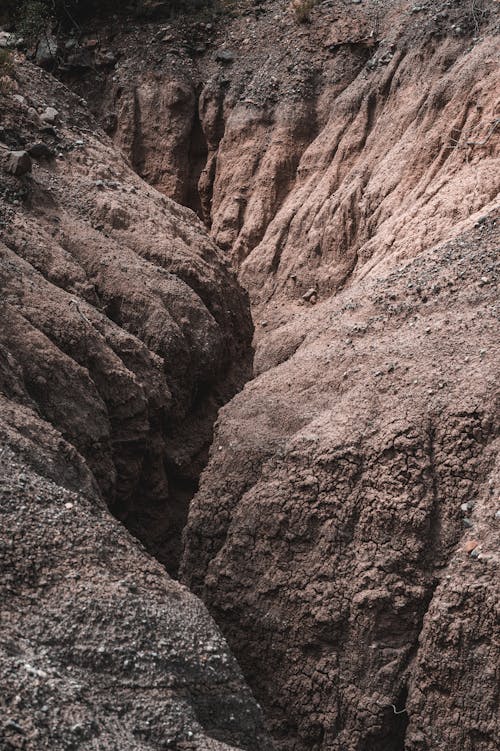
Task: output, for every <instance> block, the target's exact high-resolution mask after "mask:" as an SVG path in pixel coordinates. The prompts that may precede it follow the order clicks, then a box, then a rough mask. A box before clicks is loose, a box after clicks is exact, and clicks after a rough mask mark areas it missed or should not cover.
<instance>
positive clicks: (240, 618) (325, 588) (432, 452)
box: [183, 218, 500, 751]
mask: <svg viewBox="0 0 500 751" xmlns="http://www.w3.org/2000/svg"><path fill="white" fill-rule="evenodd" d="M498 230H499V227H498V220H495V219H493V218H491V219H487V220H485V221H484V222H481V223H480V224H479V226H478V227H477V228H475V229H473V230H471V231H469V232H468V233H466V234H462V235H461V236H460V237H459V238H458V239H457V240H455V241H453V242H450V243H448V244H445V245H441V246H439V247H436V248H433V249H430V250H429V251H426V252H424V253H422V254H420V255H419V256H418V258H416V259H415V260H414V261H412V262H407V263H405V264H402V265H400V266H398V267H396V268H395V269H394V270H393V271H391V272H390V273H388V274H385V275H382V276H378V275H376V274H372V275H371V276H370V277H369V278H367V279H366V280H365V281H364V282H362V283H361V282H360V283H359V284H358V285H356V286H353V287H352V288H351V289H350V290H346V291H344V292H343V293H340V294H339V295H337V296H336V297H334V298H332V299H331V300H329V301H328V302H325V303H323V304H321V303H320V304H318V305H316V306H315V307H311V308H309V310H308V311H307V312H304V313H303V315H302V316H301V318H300V319H297V318H296V319H293V320H292V322H291V323H289V324H288V325H287V326H284V327H283V329H282V330H281V329H278V330H277V331H276V334H275V337H274V341H275V347H274V350H273V349H272V347H271V341H272V340H273V337H270V340H271V341H269V340H268V344H267V347H268V349H269V352H268V359H267V362H268V364H269V365H271V364H272V367H267V369H265V359H264V357H263V355H264V352H262V353H261V357H262V364H261V367H262V369H263V370H264V371H265V372H263V373H262V374H261V375H260V376H259V377H257V378H256V379H255V380H254V381H252V382H251V383H250V384H248V385H247V386H246V387H245V388H244V390H243V391H242V392H241V393H240V394H239V395H238V396H237V397H236V398H235V399H233V401H232V402H231V403H230V405H228V406H227V407H225V408H224V409H223V410H222V412H221V415H220V417H219V423H218V429H217V432H216V436H215V440H214V446H213V451H212V455H211V460H210V463H209V465H208V469H207V470H206V471H205V473H204V475H203V479H202V483H201V488H200V491H199V493H198V494H197V495H196V497H195V499H194V500H193V502H192V505H191V510H190V515H189V521H188V526H187V530H186V538H185V539H186V549H185V556H184V563H183V575H184V581H185V582H186V583H187V584H188V585H189V586H190V587H191V588H192V589H193V591H195V592H196V593H197V594H199V595H200V596H201V597H202V598H203V599H204V600H205V602H207V603H208V604H209V606H210V609H211V612H212V613H213V614H214V616H215V618H216V620H217V621H218V623H220V624H221V626H222V628H223V630H224V632H225V634H226V636H227V638H228V640H229V643H230V644H231V646H232V648H233V649H234V651H235V653H236V655H237V657H238V659H239V661H240V664H241V665H242V667H243V670H244V673H245V675H246V676H247V678H248V680H249V682H250V685H251V686H252V687H253V689H254V691H255V692H256V695H257V698H258V699H259V701H260V702H261V703H262V705H263V706H264V707H265V709H266V712H267V716H268V721H269V725H270V728H271V730H272V732H273V735H274V738H275V739H276V742H277V747H278V748H283V749H292V748H293V749H336V750H338V751H359V750H360V749H364V750H366V751H368V749H370V751H374V750H376V749H379V750H380V751H382V750H383V751H387V750H389V749H393V750H394V751H402V749H405V750H406V751H417V749H418V751H423V749H426V750H428V749H431V748H432V749H440V751H445V750H446V751H448V750H449V751H451V749H456V748H457V747H461V748H464V749H467V751H475V750H476V749H478V748H481V749H485V750H486V749H487V750H488V751H493V749H494V748H495V744H496V740H495V739H496V738H497V737H498V726H497V724H496V722H497V720H496V713H495V706H496V701H497V698H498V697H497V694H496V691H497V689H496V687H495V686H496V683H495V676H494V673H495V669H494V665H496V663H497V661H498V657H499V655H498V645H496V644H495V640H494V634H495V632H496V629H497V628H498V626H497V625H495V602H496V599H497V595H498V592H497V591H496V592H495V590H496V583H495V582H496V581H497V579H498V563H499V561H498V551H497V549H496V547H495V542H494V541H495V539H496V540H498V527H499V524H500V521H499V519H498V513H497V510H498V500H497V497H496V492H495V485H494V474H493V473H494V469H495V457H496V455H497V451H498V438H497V436H498V423H497V417H498V404H497V402H496V399H495V396H496V393H497V392H496V383H497V379H498V348H497V346H496V336H495V331H496V326H497V322H496V314H495V300H496V295H497V287H496V286H495V281H496V279H497V276H496V274H497V273H498V269H497V261H498V258H497V251H498V241H499V231H498ZM265 341H266V340H264V341H263V349H265ZM283 342H286V343H287V346H286V348H285V349H286V350H287V353H286V355H283V357H284V360H285V361H284V362H282V364H279V365H278V364H277V361H278V360H279V358H278V355H277V353H276V350H277V349H278V344H279V346H282V344H283ZM292 343H293V346H292Z"/></svg>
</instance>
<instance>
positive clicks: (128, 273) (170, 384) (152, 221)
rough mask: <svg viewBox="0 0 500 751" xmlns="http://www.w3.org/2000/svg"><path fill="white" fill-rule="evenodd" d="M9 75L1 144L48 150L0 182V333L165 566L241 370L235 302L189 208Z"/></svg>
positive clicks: (30, 386) (58, 102)
mask: <svg viewBox="0 0 500 751" xmlns="http://www.w3.org/2000/svg"><path fill="white" fill-rule="evenodd" d="M17 78H18V81H17V83H16V82H15V81H14V82H13V83H11V86H12V87H13V88H12V90H11V91H10V94H8V95H6V96H4V97H3V101H2V133H1V137H2V138H3V140H4V142H5V144H4V147H3V150H2V152H1V153H3V154H8V151H6V147H10V148H14V149H23V148H26V147H31V146H33V145H36V143H37V142H38V143H40V142H41V143H42V151H43V150H45V151H44V153H45V157H47V155H49V158H39V159H35V161H34V166H33V175H32V177H30V176H25V177H24V178H22V183H19V180H18V178H16V177H10V178H9V177H8V176H7V175H5V176H4V178H3V179H4V186H3V201H2V218H3V231H2V241H1V253H2V257H3V263H2V266H1V268H0V283H1V286H2V320H3V325H2V328H1V330H0V342H1V343H2V344H3V346H4V347H6V348H7V350H8V351H10V352H11V354H12V356H13V357H14V358H15V360H16V362H17V363H18V364H19V366H20V367H21V370H22V374H23V379H24V382H25V384H26V390H27V392H28V394H29V396H30V397H31V399H32V400H33V401H34V402H35V403H36V405H37V407H38V408H39V410H40V412H41V415H42V416H43V417H44V418H45V419H47V420H48V421H49V422H51V423H52V424H53V425H54V426H55V427H57V428H58V429H59V430H60V431H61V432H62V434H63V435H64V437H65V439H66V440H68V442H69V443H71V444H72V445H74V446H75V448H76V449H77V450H78V451H79V452H80V453H81V455H82V456H83V457H84V458H85V459H86V460H87V462H88V464H89V467H90V469H91V470H92V472H93V473H94V475H95V477H96V479H97V481H98V483H99V487H100V489H101V492H102V493H103V495H104V497H105V498H106V500H107V502H108V504H109V505H110V507H111V508H112V510H113V512H114V513H115V514H116V515H117V516H118V517H119V518H121V519H123V521H124V522H125V523H126V524H127V526H128V527H129V528H130V529H131V530H132V531H133V532H134V534H135V535H136V536H138V537H139V538H140V539H142V540H144V541H145V542H146V543H147V545H148V548H149V549H150V550H151V551H152V552H154V554H155V555H156V556H157V557H158V558H159V559H160V560H161V561H163V562H165V563H166V564H167V566H168V568H169V569H170V570H171V571H175V569H176V566H177V562H178V556H179V543H180V534H181V530H182V526H183V524H184V520H185V515H186V512H187V504H188V502H189V498H190V496H191V495H192V493H193V492H194V490H195V488H196V483H197V478H198V475H199V473H200V470H201V467H202V466H203V463H204V461H205V460H206V453H207V450H208V446H209V445H210V441H211V431H212V423H213V421H214V419H215V415H216V413H217V409H218V407H219V406H220V404H221V403H223V402H224V401H227V399H228V398H229V397H230V396H232V394H233V393H234V392H235V391H236V390H237V389H238V388H239V386H240V385H241V384H242V383H243V382H244V381H245V380H246V379H247V378H248V376H249V373H250V372H251V349H250V339H251V333H252V325H251V319H250V314H249V310H248V304H247V301H246V299H245V296H244V294H243V293H242V292H241V290H240V288H239V287H238V285H237V282H236V280H235V278H234V275H233V273H232V272H231V270H230V269H229V268H228V266H227V264H226V263H225V261H224V260H223V259H221V257H220V255H219V254H218V252H217V249H216V247H215V246H214V245H213V243H211V242H210V241H209V239H208V237H207V236H206V233H205V231H204V229H203V227H202V225H201V224H200V222H199V221H197V220H196V217H195V216H194V214H192V213H191V212H190V211H188V210H185V209H182V208H181V207H179V206H177V205H175V204H174V203H173V202H171V201H169V200H167V199H166V198H164V197H162V196H161V195H159V194H157V193H155V191H152V190H149V189H148V188H147V187H146V186H145V185H144V184H143V183H142V182H141V181H140V180H139V179H138V178H137V177H136V176H135V175H134V174H133V173H132V172H131V170H130V169H129V168H128V167H127V166H126V164H125V163H124V161H123V160H122V159H121V157H120V156H119V155H118V153H117V152H116V151H115V150H114V149H113V147H112V145H111V143H110V142H107V141H106V139H105V136H104V134H103V133H102V132H101V133H99V132H96V131H95V127H94V125H93V123H92V121H91V120H89V118H88V115H86V113H85V108H84V106H83V105H82V104H81V103H80V102H78V101H77V99H76V98H75V97H72V96H71V95H70V92H69V91H68V90H67V89H65V88H64V87H63V86H61V85H59V88H58V89H57V90H56V89H55V88H54V84H52V83H50V80H49V77H47V76H45V75H44V74H42V73H41V71H37V69H34V68H31V67H30V68H24V67H22V66H18V68H17ZM16 86H17V88H19V91H20V92H24V94H26V96H23V94H19V93H16V91H15V88H16ZM48 104H51V105H54V106H55V107H56V108H57V110H58V111H59V112H60V115H59V116H58V119H56V122H55V123H54V125H52V124H49V125H47V123H46V122H44V121H43V119H40V114H39V113H38V112H37V108H38V109H39V110H40V112H41V113H42V118H43V117H44V110H45V107H46V106H47V105H48ZM35 153H36V149H35ZM51 154H52V155H53V156H51ZM4 174H5V173H4ZM9 180H10V182H9Z"/></svg>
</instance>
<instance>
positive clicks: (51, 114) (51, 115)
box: [40, 107, 59, 125]
mask: <svg viewBox="0 0 500 751" xmlns="http://www.w3.org/2000/svg"><path fill="white" fill-rule="evenodd" d="M58 117H59V112H58V111H57V110H56V108H55V107H46V108H45V109H44V111H43V112H42V114H41V115H40V120H43V122H44V123H48V124H49V125H54V123H55V122H57V119H58Z"/></svg>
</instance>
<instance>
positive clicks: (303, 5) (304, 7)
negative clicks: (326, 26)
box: [289, 0, 318, 23]
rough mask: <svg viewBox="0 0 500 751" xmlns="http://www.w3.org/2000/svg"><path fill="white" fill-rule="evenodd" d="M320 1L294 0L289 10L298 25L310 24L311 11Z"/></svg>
mask: <svg viewBox="0 0 500 751" xmlns="http://www.w3.org/2000/svg"><path fill="white" fill-rule="evenodd" d="M317 3H318V0H292V2H291V3H290V5H289V9H290V11H291V13H292V15H293V17H294V18H295V20H296V21H297V23H309V22H310V20H311V11H312V9H313V8H314V6H315V5H316V4H317Z"/></svg>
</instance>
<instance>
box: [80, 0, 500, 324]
mask: <svg viewBox="0 0 500 751" xmlns="http://www.w3.org/2000/svg"><path fill="white" fill-rule="evenodd" d="M497 23H498V12H497V4H496V3H495V2H489V0H484V1H483V2H482V3H480V4H477V3H472V4H467V3H465V4H464V3H459V2H450V3H448V4H447V5H446V7H444V8H443V6H442V3H438V2H426V3H422V4H420V5H418V4H417V5H416V4H415V3H413V2H408V1H403V2H402V1H401V0H384V2H379V1H378V0H364V2H363V3H358V4H353V3H346V2H345V1H344V0H328V2H326V3H321V4H319V6H318V7H317V8H315V10H314V11H313V13H312V15H311V23H310V24H307V25H305V26H302V27H301V26H299V27H297V24H296V22H295V20H294V18H293V15H292V14H291V13H290V10H289V8H288V7H287V5H286V4H283V3H279V2H270V3H267V4H266V5H265V6H264V7H260V6H259V9H258V10H256V11H255V15H254V12H252V11H251V10H247V11H246V12H244V13H243V14H242V15H241V16H238V17H236V18H234V19H233V20H232V21H231V22H228V21H227V19H223V20H222V22H220V23H218V24H215V28H212V26H213V25H212V24H208V26H210V30H207V26H206V24H204V23H201V24H200V23H198V22H195V21H193V22H192V23H191V25H190V26H189V27H188V28H187V29H185V28H184V27H185V26H186V23H185V20H184V19H183V20H182V21H179V22H178V23H177V24H176V23H174V22H173V23H172V24H171V25H170V27H169V29H168V33H166V32H165V31H162V30H160V31H159V32H158V30H157V29H156V28H155V29H152V30H150V31H148V30H145V29H141V28H136V29H134V30H130V33H127V34H123V33H122V34H121V35H120V34H115V33H114V31H115V30H113V33H114V35H113V43H114V45H115V47H116V48H118V49H119V50H120V60H119V63H118V64H117V66H116V69H115V70H113V72H112V75H111V74H110V75H109V76H108V78H107V79H106V81H105V82H103V83H102V86H101V91H100V93H99V95H98V96H95V97H93V99H95V102H96V103H95V107H96V110H97V111H99V112H100V113H101V114H102V115H103V116H104V115H106V113H108V112H109V111H112V112H113V113H114V116H115V117H116V122H117V125H116V132H115V136H114V137H115V140H116V142H117V143H118V144H119V145H120V147H122V148H123V149H124V150H125V153H126V154H127V155H128V156H129V158H130V160H131V162H132V163H133V164H134V165H135V166H136V168H137V170H138V171H139V173H140V174H142V175H143V176H144V177H145V179H147V180H148V181H150V182H152V183H153V184H154V185H156V186H158V187H159V189H160V190H162V191H163V192H165V193H166V194H167V195H169V196H172V197H174V198H175V199H176V200H178V201H180V202H183V203H185V204H186V205H189V206H191V207H192V208H195V209H196V210H197V211H198V213H199V214H200V215H201V216H202V217H203V219H204V221H205V223H206V224H207V225H208V226H209V227H210V228H211V234H212V237H213V238H214V240H215V241H216V243H217V244H218V245H219V246H220V247H221V248H223V249H224V250H226V251H227V252H228V253H229V254H231V255H232V257H233V258H234V260H235V263H236V264H237V266H238V267H241V273H240V278H241V280H242V282H243V284H244V285H245V287H246V288H247V289H248V290H249V292H250V295H251V298H252V302H253V306H254V315H255V317H256V319H257V320H259V319H261V318H263V319H264V320H269V316H270V315H271V316H273V317H275V318H280V310H279V308H280V307H281V306H282V302H283V300H285V301H286V302H287V303H291V302H297V301H300V300H301V298H302V295H303V294H304V293H305V292H306V291H307V290H308V289H309V288H311V287H315V288H316V289H317V290H318V295H319V296H320V297H325V296H328V295H330V294H332V293H335V292H336V291H338V290H339V289H341V288H342V286H343V285H344V284H346V283H347V282H349V280H350V279H351V278H352V277H353V276H358V275H360V274H364V273H366V271H367V270H368V269H370V268H372V267H374V266H376V265H380V264H386V265H387V263H388V262H389V263H392V262H393V259H396V260H398V259H399V260H400V259H401V258H409V257H411V256H413V255H415V254H416V253H419V252H420V251H421V250H423V249H425V248H427V247H430V246H432V245H434V244H436V243H437V242H440V241H442V240H443V239H446V237H447V236H448V233H449V231H450V229H451V228H452V227H453V228H455V229H456V230H458V229H459V227H460V225H461V223H462V222H464V221H466V220H467V219H468V218H469V217H470V216H471V215H473V214H474V213H475V212H477V211H479V210H482V209H483V208H484V207H487V206H488V205H489V204H494V201H495V198H496V195H497V193H498V190H499V180H498V169H497V168H496V161H495V156H496V153H497V148H498V137H499V133H500V120H499V113H498V111H497V109H496V107H497V105H496V99H495V92H496V91H497V89H498V83H499V82H498V67H497V66H496V65H495V63H494V59H495V53H496V48H497V41H498V40H497V33H498V28H497ZM193 39H194V40H196V39H198V42H195V41H193ZM201 40H203V45H204V46H203V47H202V48H201V49H205V52H202V53H201V54H195V53H194V52H193V50H192V47H193V45H195V44H198V43H199V42H200V41H201ZM196 49H198V50H199V49H200V48H199V47H197V48H196ZM222 51H228V52H230V53H231V56H230V60H229V61H226V60H223V59H222V57H221V52H222ZM82 89H85V86H84V85H82ZM464 196H467V199H466V200H464ZM286 315H287V313H286V311H285V313H284V315H282V316H281V320H283V319H284V317H285V316H286Z"/></svg>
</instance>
